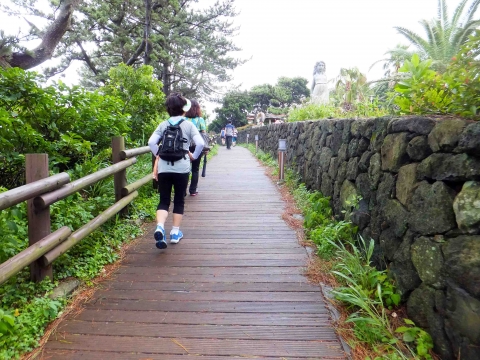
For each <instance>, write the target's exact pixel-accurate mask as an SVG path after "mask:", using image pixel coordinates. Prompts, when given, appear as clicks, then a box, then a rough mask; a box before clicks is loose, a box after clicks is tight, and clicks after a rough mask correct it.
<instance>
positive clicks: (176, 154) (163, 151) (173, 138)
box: [157, 119, 188, 165]
mask: <svg viewBox="0 0 480 360" xmlns="http://www.w3.org/2000/svg"><path fill="white" fill-rule="evenodd" d="M183 120H184V119H182V120H180V121H179V122H178V123H177V124H176V125H172V124H170V123H168V125H167V128H166V129H165V131H164V132H163V136H162V137H161V139H160V142H159V145H158V152H157V155H158V156H160V159H162V160H165V161H168V162H170V163H172V165H174V163H175V161H178V160H181V159H182V158H183V159H186V156H185V154H186V153H187V151H186V150H184V149H183V144H184V143H186V142H188V140H187V139H185V138H184V137H183V133H182V128H181V127H180V124H181V123H182V122H183Z"/></svg>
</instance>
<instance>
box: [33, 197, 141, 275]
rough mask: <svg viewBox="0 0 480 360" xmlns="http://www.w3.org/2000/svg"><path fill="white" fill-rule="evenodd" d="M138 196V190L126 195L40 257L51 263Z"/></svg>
mask: <svg viewBox="0 0 480 360" xmlns="http://www.w3.org/2000/svg"><path fill="white" fill-rule="evenodd" d="M137 196H138V192H137V191H135V192H133V193H132V194H130V195H128V196H126V197H124V198H123V199H122V200H120V201H118V202H116V203H115V204H114V205H112V206H110V207H109V208H108V209H107V210H105V211H104V212H102V213H101V214H100V215H98V216H97V217H96V218H95V219H93V220H91V221H89V222H88V223H87V224H85V225H84V226H82V227H81V228H80V229H78V230H77V231H75V232H74V233H73V234H72V235H70V236H69V237H68V239H67V240H65V241H64V242H63V243H61V244H60V245H59V246H57V247H56V248H54V249H53V250H51V251H49V252H48V253H46V254H45V255H43V256H42V258H41V259H40V262H41V263H42V265H43V266H47V265H50V264H51V263H52V262H53V261H54V260H55V259H56V258H58V257H59V256H60V255H62V254H64V253H66V252H67V251H68V250H69V249H70V248H71V247H73V246H74V245H75V244H77V243H78V242H80V240H82V239H84V238H86V237H87V236H88V235H90V234H91V233H92V232H93V231H95V230H96V229H98V228H99V227H100V226H101V225H103V224H104V223H106V222H107V220H109V219H110V218H112V217H113V216H115V215H116V214H117V213H118V212H119V211H120V210H121V209H123V208H124V207H125V206H127V205H128V204H129V203H130V202H131V201H132V200H133V199H135V198H136V197H137Z"/></svg>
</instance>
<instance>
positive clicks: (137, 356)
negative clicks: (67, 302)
mask: <svg viewBox="0 0 480 360" xmlns="http://www.w3.org/2000/svg"><path fill="white" fill-rule="evenodd" d="M42 358H43V359H48V360H106V359H114V360H227V359H229V358H227V357H225V356H203V355H202V356H199V355H172V354H166V355H162V354H151V353H148V352H144V353H141V352H138V353H135V352H124V353H121V352H104V351H87V350H84V351H83V350H80V351H71V350H49V351H48V352H45V353H44V355H43V357H42ZM285 359H286V358H285V357H262V360H285ZM317 359H333V358H328V357H321V358H317ZM288 360H305V358H296V357H295V358H293V357H289V358H288Z"/></svg>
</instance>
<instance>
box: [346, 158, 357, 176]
mask: <svg viewBox="0 0 480 360" xmlns="http://www.w3.org/2000/svg"><path fill="white" fill-rule="evenodd" d="M357 175H358V157H356V158H352V159H350V160H348V164H347V179H348V180H352V181H354V180H355V179H356V178H357Z"/></svg>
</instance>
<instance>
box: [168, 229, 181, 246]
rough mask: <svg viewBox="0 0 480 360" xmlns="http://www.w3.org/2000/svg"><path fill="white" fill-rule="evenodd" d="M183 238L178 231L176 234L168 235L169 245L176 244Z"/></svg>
mask: <svg viewBox="0 0 480 360" xmlns="http://www.w3.org/2000/svg"><path fill="white" fill-rule="evenodd" d="M182 238H183V233H182V232H181V231H180V230H178V234H176V235H175V234H170V243H171V244H177V243H178V242H179V241H180V240H182Z"/></svg>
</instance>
